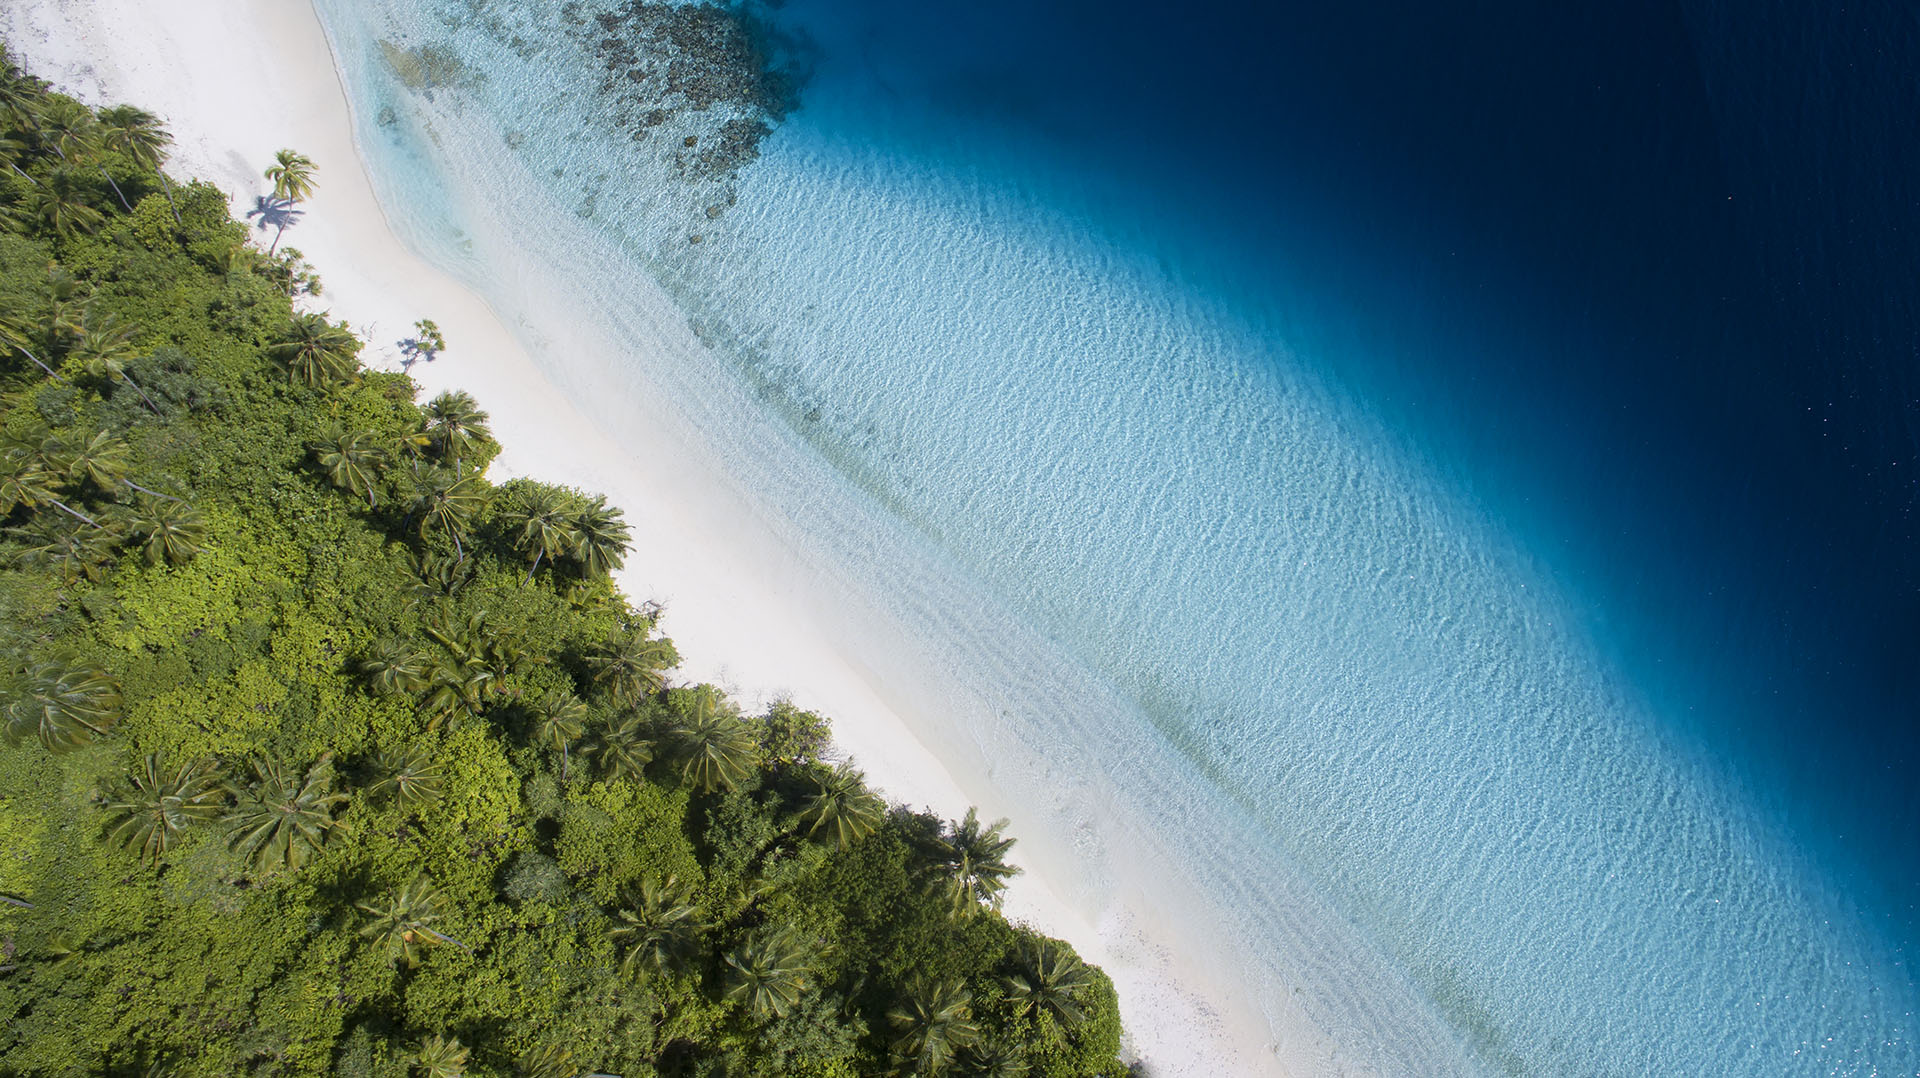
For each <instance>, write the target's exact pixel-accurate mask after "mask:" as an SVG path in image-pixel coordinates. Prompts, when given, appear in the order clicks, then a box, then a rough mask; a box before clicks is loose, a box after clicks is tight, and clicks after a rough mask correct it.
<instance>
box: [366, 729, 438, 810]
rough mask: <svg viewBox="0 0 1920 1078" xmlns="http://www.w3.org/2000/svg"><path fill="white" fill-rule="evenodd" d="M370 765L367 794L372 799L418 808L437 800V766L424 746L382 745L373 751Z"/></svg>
mask: <svg viewBox="0 0 1920 1078" xmlns="http://www.w3.org/2000/svg"><path fill="white" fill-rule="evenodd" d="M372 764H373V767H372V770H373V774H374V780H373V782H372V783H371V784H370V785H368V786H367V796H368V797H369V798H372V799H373V800H374V801H385V800H387V799H389V798H391V799H392V800H393V802H394V803H395V804H397V805H399V806H400V807H401V808H419V807H421V806H425V805H431V804H433V803H434V802H435V801H438V800H440V793H441V788H442V787H441V778H440V765H439V763H437V762H436V761H435V760H434V758H433V754H432V753H430V752H429V751H427V749H426V748H425V747H424V746H421V745H409V746H406V747H404V748H383V749H381V750H379V751H378V752H375V753H374V754H373V761H372Z"/></svg>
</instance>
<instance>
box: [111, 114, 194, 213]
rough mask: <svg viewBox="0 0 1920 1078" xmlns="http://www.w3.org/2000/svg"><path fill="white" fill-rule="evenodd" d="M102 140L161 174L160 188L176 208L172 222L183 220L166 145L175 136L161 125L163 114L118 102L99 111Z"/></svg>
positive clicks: (170, 204)
mask: <svg viewBox="0 0 1920 1078" xmlns="http://www.w3.org/2000/svg"><path fill="white" fill-rule="evenodd" d="M99 120H100V144H101V145H102V146H104V147H106V148H107V149H109V150H115V151H118V152H119V153H121V154H123V155H125V156H126V158H127V159H128V160H130V161H132V162H133V163H134V164H136V165H138V166H140V167H141V168H144V169H151V170H152V171H153V173H154V174H155V175H157V176H159V177H160V189H161V190H162V191H164V192H165V193H166V196H167V208H168V209H171V210H172V211H173V223H174V224H176V225H177V224H179V223H180V207H178V206H176V205H174V202H173V185H172V184H170V183H168V182H167V173H166V170H165V169H163V168H161V167H160V166H161V165H162V164H164V163H165V162H166V159H167V154H166V148H167V147H168V146H169V145H171V144H172V143H173V136H172V135H169V134H167V130H166V128H164V127H162V126H160V118H159V117H158V116H155V115H154V114H153V113H151V112H148V111H146V110H145V109H138V108H135V107H133V106H132V105H115V106H113V107H112V108H110V109H102V110H101V111H100V116H99Z"/></svg>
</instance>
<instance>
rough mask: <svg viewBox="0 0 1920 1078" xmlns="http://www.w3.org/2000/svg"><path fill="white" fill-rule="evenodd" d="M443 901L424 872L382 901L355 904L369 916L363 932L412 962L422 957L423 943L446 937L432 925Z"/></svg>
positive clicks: (394, 956)
mask: <svg viewBox="0 0 1920 1078" xmlns="http://www.w3.org/2000/svg"><path fill="white" fill-rule="evenodd" d="M444 905H445V903H444V901H443V899H442V896H441V894H440V890H439V888H437V887H435V886H434V885H433V881H432V880H430V879H428V878H427V875H426V873H424V872H423V873H421V874H419V875H417V876H415V877H414V878H413V879H411V880H408V881H407V882H406V883H405V884H404V885H402V886H401V887H400V889H399V890H397V891H395V892H393V893H392V894H390V895H388V896H386V898H385V899H383V900H381V901H379V902H361V903H357V904H356V907H355V908H357V909H359V910H360V912H362V913H364V914H366V915H367V916H368V920H367V923H366V924H365V925H364V926H362V927H361V929H360V935H361V937H362V938H364V939H370V940H375V941H378V942H379V943H380V945H381V946H383V947H384V948H386V952H387V957H389V958H391V959H393V960H394V961H395V962H398V963H399V964H401V965H403V966H411V965H413V964H414V963H416V962H418V961H419V957H420V954H419V946H420V944H422V943H440V942H443V941H444V940H445V939H446V937H444V936H442V935H441V934H440V933H439V932H436V931H434V929H433V925H434V923H435V922H437V921H439V920H440V918H441V916H442V915H443V912H444V911H443V907H444Z"/></svg>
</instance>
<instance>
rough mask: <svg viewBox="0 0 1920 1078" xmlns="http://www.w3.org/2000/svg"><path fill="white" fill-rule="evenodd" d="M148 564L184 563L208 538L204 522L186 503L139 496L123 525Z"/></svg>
mask: <svg viewBox="0 0 1920 1078" xmlns="http://www.w3.org/2000/svg"><path fill="white" fill-rule="evenodd" d="M122 526H123V527H124V528H125V529H126V534H127V535H128V536H129V537H131V538H132V540H133V542H134V545H135V546H137V547H139V549H140V554H141V556H142V557H144V558H145V559H146V561H147V564H148V565H159V564H161V563H162V562H165V563H166V564H168V565H183V564H185V563H187V562H189V561H192V560H193V557H194V555H196V554H198V553H200V550H201V548H202V547H203V546H205V545H206V541H207V525H206V521H205V520H203V519H202V518H201V516H200V513H199V511H198V510H196V509H194V507H193V506H191V505H188V504H186V503H185V502H178V501H172V500H169V499H166V498H142V499H141V500H140V502H139V503H138V504H137V505H136V506H135V507H134V509H133V511H132V512H131V513H129V514H128V515H127V516H126V517H125V519H124V523H123V525H122Z"/></svg>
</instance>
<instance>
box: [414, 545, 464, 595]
mask: <svg viewBox="0 0 1920 1078" xmlns="http://www.w3.org/2000/svg"><path fill="white" fill-rule="evenodd" d="M413 562H414V565H413V567H414V572H415V573H417V574H419V577H420V582H419V583H418V584H415V585H414V586H413V587H412V588H410V589H408V591H409V592H410V593H411V594H412V595H413V597H414V603H415V604H416V605H418V604H419V603H431V602H434V601H435V600H439V599H451V598H453V597H454V596H455V595H458V594H460V592H461V590H462V589H464V588H465V587H466V586H467V585H468V584H471V583H473V563H472V562H470V561H467V560H466V559H465V558H458V557H452V556H450V555H441V554H435V553H432V552H431V551H421V552H419V553H418V554H415V555H414V559H413Z"/></svg>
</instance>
